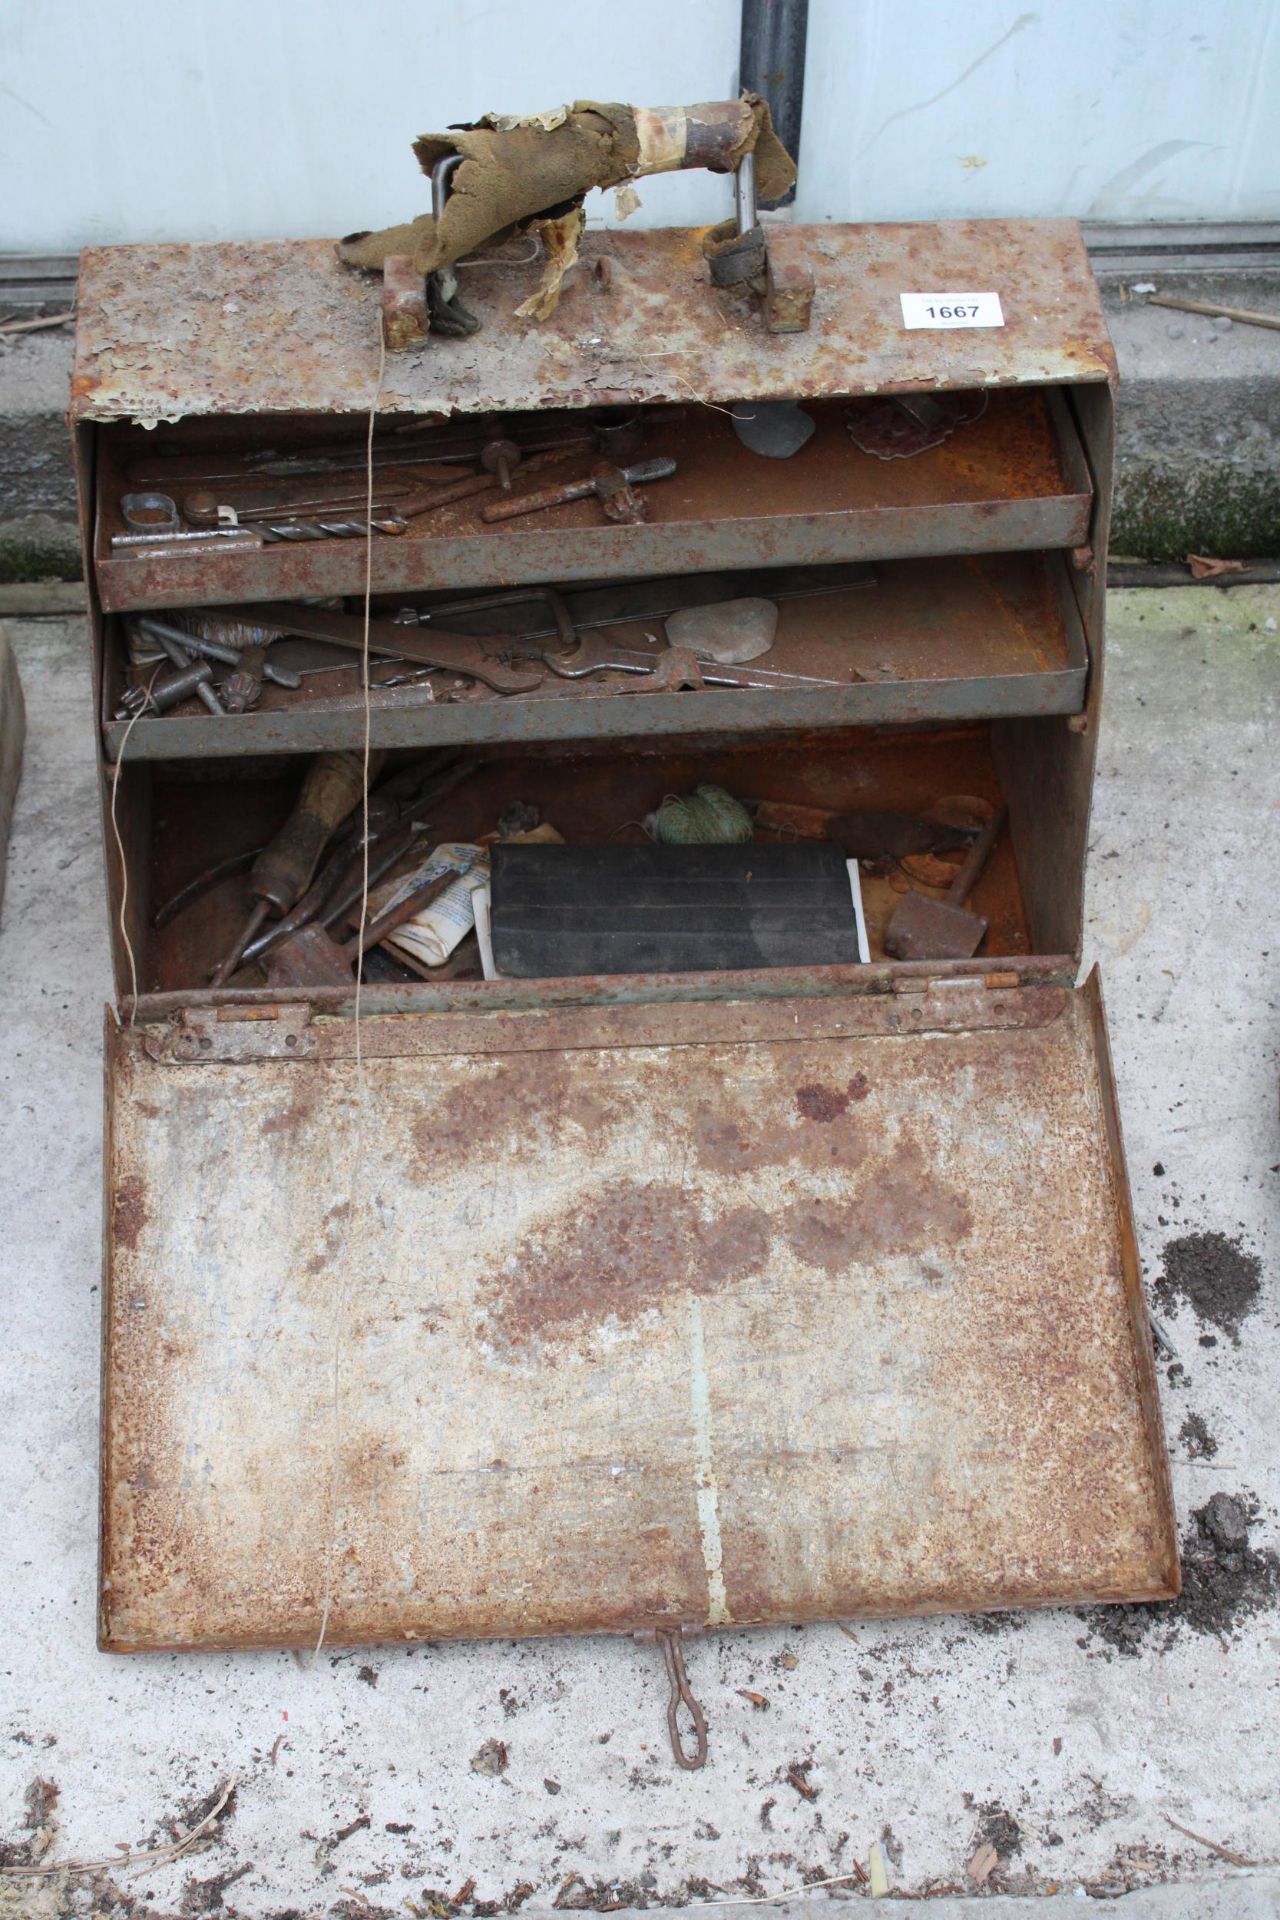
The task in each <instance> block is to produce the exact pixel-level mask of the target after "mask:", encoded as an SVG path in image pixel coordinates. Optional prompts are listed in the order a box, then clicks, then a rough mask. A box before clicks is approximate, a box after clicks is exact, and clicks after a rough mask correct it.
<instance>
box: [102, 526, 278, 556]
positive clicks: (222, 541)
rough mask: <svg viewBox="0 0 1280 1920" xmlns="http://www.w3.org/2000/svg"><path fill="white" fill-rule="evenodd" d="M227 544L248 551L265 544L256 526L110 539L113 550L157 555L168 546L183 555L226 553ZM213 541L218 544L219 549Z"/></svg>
mask: <svg viewBox="0 0 1280 1920" xmlns="http://www.w3.org/2000/svg"><path fill="white" fill-rule="evenodd" d="M228 541H229V542H230V543H231V544H232V545H233V546H235V547H243V548H245V549H246V550H247V551H249V552H253V551H255V550H256V549H257V548H258V547H260V546H261V545H262V544H263V542H262V535H261V533H260V532H259V531H258V529H257V528H256V527H189V528H186V529H185V530H184V531H183V532H181V533H113V534H112V536H111V545H112V548H113V550H114V549H120V548H123V549H126V550H128V549H145V550H147V551H154V552H157V553H162V552H163V550H164V549H165V548H167V547H177V548H178V550H179V551H180V552H183V553H214V552H217V553H224V552H225V551H226V547H227V543H228ZM211 542H216V543H217V544H216V546H215V545H211V544H210V543H211Z"/></svg>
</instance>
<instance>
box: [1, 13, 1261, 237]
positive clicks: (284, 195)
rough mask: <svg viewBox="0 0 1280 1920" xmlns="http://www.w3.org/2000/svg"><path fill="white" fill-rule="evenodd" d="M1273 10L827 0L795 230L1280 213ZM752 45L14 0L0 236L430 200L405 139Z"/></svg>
mask: <svg viewBox="0 0 1280 1920" xmlns="http://www.w3.org/2000/svg"><path fill="white" fill-rule="evenodd" d="M1278 13H1280V0H1213V4H1212V5H1209V6H1206V5H1205V4H1204V0H1044V3H1043V4H1041V5H1040V6H1039V7H1036V8H1027V9H1020V8H1019V6H1018V5H1017V3H1016V0H966V3H965V4H963V5H959V4H953V0H811V8H810V41H809V63H808V77H807V95H806V103H805V128H804V142H803V151H802V154H801V186H800V193H799V197H798V202H797V213H798V217H799V218H801V219H805V220H824V219H831V220H849V219H854V220H859V219H871V220H882V219H889V218H899V217H909V218H919V217H929V216H934V215H938V216H946V215H959V214H977V215H983V214H1017V213H1075V214H1079V215H1081V216H1083V217H1087V218H1089V219H1092V220H1107V219H1115V220H1157V219H1179V220H1194V219H1209V220H1229V219H1276V218H1278V217H1280V168H1277V166H1276V164H1275V159H1274V153H1273V148H1274V138H1275V135H1274V122H1275V115H1274V102H1275V100H1276V99H1277V97H1280V23H1278V21H1277V14H1278ZM737 48H738V6H737V3H736V0H635V3H634V4H631V5H628V6H625V7H624V6H621V5H618V4H616V0H615V3H614V4H612V5H610V4H601V3H600V0H594V4H593V0H538V3H537V4H532V3H531V0H360V3H359V4H354V5H353V4H352V0H183V4H180V5H174V4H173V0H113V4H105V3H104V0H4V3H3V6H0V102H2V103H3V104H2V106H0V208H2V209H3V213H2V215H0V247H3V248H7V249H28V250H42V251H61V250H67V249H72V248H76V247H79V246H82V245H85V244H87V243H90V242H94V241H113V240H142V239H177V238H183V239H223V238H234V237H253V236H269V235H279V234H330V233H342V232H346V231H348V230H350V229H352V228H355V227H363V226H374V225H381V224H383V223H386V222H389V221H392V220H397V219H401V218H404V217H407V216H408V215H410V214H413V213H416V212H418V211H420V210H422V208H423V207H424V206H425V205H426V204H427V200H426V183H425V181H423V180H422V178H421V177H420V175H419V174H418V172H417V168H416V165H415V162H414V160H413V156H412V154H411V152H410V150H409V143H410V140H411V139H412V137H413V135H414V134H416V133H420V132H423V131H425V130H428V129H435V128H438V127H443V126H445V125H447V123H448V122H449V121H450V120H458V119H464V118H468V117H471V116H474V115H475V114H478V113H481V112H483V111H484V110H486V109H488V108H498V109H504V110H513V109H534V108H538V107H545V106H549V105H554V104H555V103H556V102H558V101H560V100H562V99H564V98H566V97H570V96H577V97H596V98H606V99H630V100H637V101H642V102H649V103H651V104H662V103H665V102H669V101H685V100H697V99H711V98H717V97H723V96H725V95H726V94H730V93H732V92H733V91H734V90H735V87H736V78H737V74H736V67H737ZM1269 108H1270V109H1271V111H1270V112H1268V109H1269ZM642 197H643V201H644V205H643V208H642V211H641V212H640V213H639V214H638V215H636V216H635V217H636V218H637V219H638V220H641V221H652V222H655V223H663V224H665V223H668V222H672V221H695V222H696V221H703V220H712V219H717V218H721V217H723V216H724V215H725V214H727V212H728V211H729V194H728V189H727V186H726V184H725V183H724V182H723V181H715V180H711V179H709V178H707V177H705V176H701V177H699V176H692V177H687V178H682V177H679V176H667V177H663V178H660V179H656V180H652V181H649V182H648V183H646V184H645V185H644V186H643V188H642ZM611 206H612V203H611V201H610V202H604V201H600V202H599V204H597V205H593V206H592V207H591V208H590V209H589V211H590V212H592V213H593V214H596V215H598V216H601V217H606V218H607V217H610V215H611Z"/></svg>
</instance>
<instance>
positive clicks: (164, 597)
mask: <svg viewBox="0 0 1280 1920" xmlns="http://www.w3.org/2000/svg"><path fill="white" fill-rule="evenodd" d="M808 410H809V411H810V413H811V414H812V416H813V418H814V419H815V421H816V423H817V425H816V431H815V432H814V434H813V437H812V439H811V440H810V441H809V442H808V444H807V445H806V446H805V447H803V448H802V449H801V450H800V452H798V453H797V454H795V455H794V456H792V457H791V458H790V459H785V460H773V459H768V458H765V457H763V456H762V455H760V454H756V453H752V452H750V451H749V450H748V449H747V448H745V447H744V446H743V445H742V443H741V442H740V441H739V439H738V438H737V435H736V434H735V432H734V426H733V421H732V419H731V418H730V417H729V415H728V413H727V411H726V410H724V409H722V408H719V407H716V408H710V407H690V408H687V409H681V410H678V412H679V414H680V415H681V416H682V417H677V418H671V417H669V416H670V413H671V410H670V409H667V410H666V411H665V413H663V412H661V411H660V412H659V413H658V414H657V415H656V417H655V418H654V419H653V421H652V423H651V424H650V426H649V428H648V432H647V436H646V440H645V446H644V454H643V457H644V458H646V459H648V458H651V457H653V456H660V455H669V456H671V457H672V458H674V459H675V460H676V461H677V463H678V466H677V471H676V473H675V475H674V476H673V477H672V478H671V479H668V480H664V481H661V482H658V483H655V484H653V485H650V486H647V487H646V488H645V489H644V500H645V504H646V506H647V509H648V514H649V518H648V519H647V520H646V521H644V522H641V523H640V524H638V525H633V526H618V525H613V524H610V523H609V522H608V521H606V520H605V519H604V517H603V514H602V510H601V507H600V503H599V502H598V501H597V500H595V499H588V500H582V501H575V502H572V503H569V504H566V505H562V506H558V507H554V508H551V509H549V510H545V511H542V512H539V513H536V514H530V515H529V516H528V517H527V518H524V517H522V518H518V519H513V520H510V521H506V522H502V523H498V524H488V523H486V522H485V521H484V520H483V519H482V517H481V512H482V509H483V508H485V507H486V506H488V505H490V504H491V503H492V502H493V501H494V500H495V499H496V498H500V496H498V495H496V494H483V495H480V496H478V497H477V498H475V499H473V500H466V501H459V502H457V503H455V504H454V505H452V506H443V507H437V508H434V509H432V510H431V511H430V512H429V513H426V514H423V515H422V516H421V517H420V518H415V519H413V520H411V521H410V526H409V531H408V532H407V533H404V534H401V535H399V536H395V537H393V536H389V535H380V536H378V537H376V538H375V540H374V543H373V555H372V560H373V584H374V588H375V590H376V591H378V592H381V593H388V592H390V593H397V592H415V591H419V590H421V589H423V588H426V587H454V588H470V587H490V586H502V585H517V584H518V585H525V584H527V583H529V582H532V581H565V580H591V579H605V578H609V577H614V578H623V577H628V576H631V577H635V576H639V575H643V574H654V573H690V572H699V571H702V570H705V569H713V568H719V567H744V566H759V565H761V564H764V565H779V566H781V565H788V564H792V565H818V564H824V563H830V562H840V561H856V560H881V559H893V558H901V557H909V556H916V555H935V554H959V553H998V552H1012V551H1024V550H1028V549H1043V548H1065V547H1073V546H1077V545H1081V544H1083V542H1084V541H1085V540H1086V539H1087V537H1088V528H1089V516H1090V511H1091V508H1092V502H1093V490H1092V485H1091V481H1090V476H1089V471H1088V466H1087V463H1086V461H1085V457H1084V453H1083V450H1082V448H1081V445H1080V441H1079V437H1078V435H1077V433H1076V429H1075V426H1074V423H1073V421H1072V418H1071V414H1070V410H1069V408H1068V407H1067V405H1066V403H1065V402H1064V400H1063V398H1062V396H1061V394H1060V393H1059V392H1058V391H1057V390H1056V389H1053V388H1045V389H1036V388H1024V389H1009V390H1004V391H996V392H992V393H990V394H989V395H988V396H987V398H986V404H985V408H984V411H983V413H982V415H981V417H980V418H978V419H976V420H972V421H969V422H967V423H965V424H964V425H962V426H961V427H959V428H958V429H957V430H956V431H955V432H954V433H953V435H952V436H951V438H950V439H948V440H945V441H944V442H942V444H941V445H939V446H936V447H933V448H930V449H929V450H928V451H927V452H925V453H922V454H919V455H917V456H915V457H914V458H910V459H893V460H882V459H878V458H876V457H875V456H873V455H871V454H868V453H865V452H863V451H862V449H861V448H859V447H857V446H855V445H854V443H853V442H852V440H851V439H850V437H849V434H848V432H847V430H846V424H845V422H846V415H847V412H848V406H847V403H846V402H843V401H825V402H813V403H810V406H809V409H808ZM236 428H237V430H238V431H239V433H240V435H241V437H242V440H244V441H245V442H246V443H247V444H253V443H254V439H255V433H254V429H255V428H256V441H257V443H258V444H261V441H262V435H263V433H264V431H266V423H265V422H253V423H249V422H245V421H240V422H238V423H236ZM306 428H309V429H310V431H311V432H312V433H314V422H309V423H306ZM293 431H294V433H295V434H298V435H299V436H301V437H300V439H299V442H298V443H299V444H301V445H305V444H306V434H305V430H304V427H303V424H302V423H295V426H294V429H293ZM328 431H329V433H330V434H331V433H332V425H331V423H330V425H329V427H328ZM198 442H199V435H198V434H197V435H195V436H194V438H193V437H192V435H191V432H190V430H188V431H187V433H186V434H185V435H184V436H183V437H181V438H179V439H176V440H174V441H173V442H172V450H173V451H175V452H176V451H179V450H180V449H185V448H188V447H190V448H193V449H194V448H195V447H196V446H197V445H198ZM272 444H273V445H280V446H282V447H285V448H286V449H287V448H288V447H290V446H291V445H292V444H293V442H292V441H291V440H290V438H289V435H288V432H287V431H286V432H285V433H284V434H283V435H282V434H281V433H280V432H279V431H278V430H273V436H272ZM354 444H355V443H354V441H353V446H354ZM144 451H146V452H151V453H153V454H154V453H155V452H156V451H158V450H157V449H155V448H154V446H153V444H152V443H150V442H144V441H143V439H142V436H141V434H140V433H139V431H138V430H137V429H131V428H122V427H114V428H107V429H104V430H103V431H102V434H101V443H100V458H99V480H98V491H97V499H98V515H97V526H96V528H95V535H94V540H95V567H96V573H97V581H98V591H99V594H100V596H101V600H102V605H103V607H104V608H105V609H106V610H107V611H109V612H124V611H128V610H130V609H140V608H145V607H177V606H201V605H217V604H219V603H223V604H226V603H229V602H233V601H236V600H277V599H290V600H293V599H302V598H306V597H309V596H313V595H320V594H335V593H338V594H352V593H358V592H360V591H362V590H363V587H364V580H365V563H366V552H365V542H364V540H363V539H360V538H347V539H342V538H336V537H335V538H331V539H327V540H319V541H313V542H306V543H303V544H292V543H285V542H281V543H279V544H268V545H267V546H265V547H261V548H258V549H257V550H252V549H250V550H247V551H246V550H244V549H238V550H237V549H233V548H230V547H228V550H227V551H225V552H215V551H211V550H210V549H209V548H208V547H204V548H202V549H201V550H199V551H195V552H190V553H185V554H184V553H182V552H180V551H174V550H169V551H168V552H164V551H162V550H156V551H151V550H146V551H143V550H141V549H136V548H135V549H133V550H130V551H128V552H123V551H121V550H120V549H115V548H113V547H112V545H111V540H112V536H113V535H115V534H119V533H121V532H123V531H125V528H124V522H123V520H122V519H121V518H120V514H119V500H120V496H121V494H122V493H124V492H126V491H127V490H128V489H129V487H130V485H131V484H134V483H133V482H132V481H131V480H130V478H129V477H128V476H129V469H130V466H131V465H132V466H133V469H134V471H135V473H136V472H137V471H142V470H145V463H144V464H143V465H141V466H140V465H139V456H140V455H141V454H143V453H144ZM590 461H591V456H590V455H583V454H578V455H577V456H575V457H572V458H568V457H566V458H564V459H562V460H561V461H559V462H557V463H556V464H555V465H554V466H552V467H551V468H549V469H543V470H540V471H538V472H537V473H536V474H534V475H531V476H530V477H529V479H527V480H526V479H525V478H524V477H523V475H522V474H521V473H520V472H519V471H518V470H517V472H516V475H515V478H514V491H515V494H517V495H518V494H519V493H520V492H521V491H533V490H534V489H535V488H541V487H545V486H547V485H556V484H559V483H560V481H561V480H570V479H577V478H579V477H581V475H582V474H584V473H585V472H586V471H588V469H589V466H590Z"/></svg>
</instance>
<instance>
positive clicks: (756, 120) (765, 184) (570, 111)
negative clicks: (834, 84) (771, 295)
mask: <svg viewBox="0 0 1280 1920" xmlns="http://www.w3.org/2000/svg"><path fill="white" fill-rule="evenodd" d="M414 152H415V153H416V155H417V157H418V161H419V164H420V165H421V167H422V169H423V171H424V173H427V174H430V173H431V171H432V169H433V168H434V167H435V166H436V165H438V163H439V162H440V161H441V160H446V159H449V158H450V157H452V156H454V155H457V156H458V157H459V158H460V160H461V163H462V164H461V165H460V166H459V167H458V168H457V170H456V172H455V173H454V174H453V175H452V177H451V179H450V183H449V197H448V199H447V201H446V202H445V206H444V211H443V212H442V214H441V216H440V219H439V222H438V223H437V222H436V221H434V220H433V219H432V218H431V216H430V215H429V214H424V215H422V216H421V218H419V219H417V220H414V221H412V222H409V223H408V224H407V225H400V226H396V227H388V228H384V229H383V230H382V231H381V232H378V233H360V234H352V235H350V236H349V238H348V239H346V240H343V241H340V242H339V246H338V252H339V255H340V257H341V258H342V259H343V260H344V261H345V262H346V263H347V265H348V266H353V267H380V266H381V265H382V264H383V262H384V261H385V259H386V257H387V255H388V254H396V253H400V254H403V253H410V254H411V255H412V258H413V264H414V269H415V271H416V272H418V273H420V274H429V273H435V272H436V271H437V270H438V269H439V268H441V267H447V266H449V265H451V264H452V262H453V261H455V260H460V259H462V258H463V257H464V255H466V254H468V253H473V252H475V251H477V250H478V249H479V248H481V247H482V246H484V245H485V244H487V243H489V242H491V241H493V240H494V239H495V238H497V237H499V236H501V235H503V234H506V233H508V232H510V230H511V229H512V228H513V227H519V226H523V225H524V224H526V223H527V222H529V221H532V220H535V219H540V218H541V219H555V218H563V217H564V215H565V214H566V213H567V212H569V211H570V210H571V209H572V208H575V207H580V206H581V203H582V201H583V199H584V198H585V196H586V195H587V194H588V193H589V192H590V191H591V189H592V188H593V187H606V188H607V187H617V186H621V185H622V183H623V182H624V181H626V180H633V179H637V178H639V177H640V176H641V175H643V174H647V173H666V172H670V171H672V170H673V169H675V168H680V167H707V168H710V169H711V170H712V171H713V172H717V173H732V172H733V171H734V170H735V169H736V168H737V166H738V163H739V162H740V160H741V159H742V157H743V155H744V154H747V153H754V155H755V160H756V190H757V192H758V194H759V196H760V198H761V199H762V200H765V201H769V200H779V199H781V198H782V197H783V195H784V194H786V193H787V192H788V191H789V190H790V188H791V187H792V186H793V185H794V183H795V177H796V170H795V165H794V163H793V161H792V160H791V158H790V156H789V154H788V153H787V151H786V149H785V148H784V147H783V145H782V143H781V142H780V140H779V139H778V137H777V135H776V134H775V133H774V131H773V123H772V121H771V120H770V117H769V109H768V106H767V105H766V104H765V102H764V101H763V100H762V99H760V97H759V96H758V95H757V94H752V93H744V94H743V95H742V97H741V99H739V100H717V101H710V102H705V103H703V104H701V105H698V106H692V107H630V106H625V105H622V104H620V103H618V102H603V103H602V102H598V101H593V100H577V101H575V102H574V104H573V105H572V106H571V107H563V108H556V109H555V110H553V111H552V112H550V113H543V114H538V115H532V116H530V117H528V118H527V119H520V120H512V119H511V118H509V117H508V116H497V115H492V114H490V115H486V116H485V118H484V119H483V120H479V121H476V122H475V123H474V125H471V126H466V127H460V128H456V129H454V130H452V131H451V132H449V133H439V134H437V133H428V134H423V135H422V137H421V138H420V139H418V140H416V141H415V142H414Z"/></svg>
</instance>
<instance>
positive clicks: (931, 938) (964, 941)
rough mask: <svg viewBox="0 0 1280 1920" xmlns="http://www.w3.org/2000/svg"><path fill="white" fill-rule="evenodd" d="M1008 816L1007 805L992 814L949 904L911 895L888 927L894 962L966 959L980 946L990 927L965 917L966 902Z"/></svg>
mask: <svg viewBox="0 0 1280 1920" xmlns="http://www.w3.org/2000/svg"><path fill="white" fill-rule="evenodd" d="M1008 817H1009V810H1008V808H1007V807H1000V808H999V809H998V810H997V811H996V812H995V813H993V814H992V816H991V818H990V820H988V822H987V824H986V826H985V827H984V828H983V829H982V832H981V833H980V834H979V835H978V837H977V839H976V840H975V841H974V843H973V845H972V847H970V849H969V852H968V854H967V855H966V856H965V861H964V865H963V866H962V867H959V868H958V869H957V871H956V877H955V879H954V880H953V881H952V882H951V885H950V886H949V887H948V889H947V896H946V899H945V900H931V899H930V898H929V897H928V895H927V894H923V893H909V894H907V896H906V898H905V899H904V900H903V901H902V904H901V905H900V906H899V907H898V909H897V911H896V913H895V914H894V916H893V918H892V920H891V921H890V922H889V925H888V927H887V928H886V929H885V936H884V944H885V950H886V952H888V953H891V954H892V955H893V957H894V959H895V960H967V959H969V958H970V956H971V955H972V954H975V953H976V952H977V951H978V948H979V947H980V946H981V945H982V939H983V935H984V934H985V933H986V931H987V923H986V921H985V920H984V919H983V917H982V915H981V914H980V913H966V912H965V911H964V902H965V901H966V900H967V899H968V897H969V894H970V893H971V892H972V890H973V887H974V884H975V883H976V881H977V879H978V876H979V875H980V874H981V872H982V869H983V868H984V867H985V866H986V864H987V861H988V859H989V858H990V855H991V849H992V848H993V847H994V846H995V843H996V841H997V840H998V839H999V838H1000V835H1001V833H1002V831H1003V829H1004V824H1005V821H1006V820H1007V819H1008Z"/></svg>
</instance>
